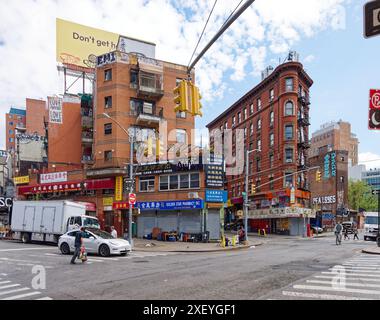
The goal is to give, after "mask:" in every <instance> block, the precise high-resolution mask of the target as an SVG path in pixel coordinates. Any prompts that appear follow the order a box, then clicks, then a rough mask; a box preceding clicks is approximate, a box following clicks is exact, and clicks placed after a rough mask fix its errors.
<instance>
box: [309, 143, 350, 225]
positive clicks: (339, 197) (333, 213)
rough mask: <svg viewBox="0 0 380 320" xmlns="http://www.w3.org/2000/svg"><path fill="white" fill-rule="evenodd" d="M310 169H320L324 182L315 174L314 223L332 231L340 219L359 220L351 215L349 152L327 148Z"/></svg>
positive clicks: (311, 162)
mask: <svg viewBox="0 0 380 320" xmlns="http://www.w3.org/2000/svg"><path fill="white" fill-rule="evenodd" d="M309 161H310V166H319V167H320V172H321V181H320V182H318V181H316V175H315V172H311V173H310V175H309V180H310V182H311V198H312V205H313V207H314V209H315V210H316V218H315V220H314V219H313V221H312V223H313V224H314V223H315V224H316V225H318V226H320V227H322V228H325V229H328V230H332V229H333V227H334V225H335V222H336V219H337V218H338V219H344V220H346V219H349V218H355V219H356V217H354V216H352V215H351V216H349V215H348V161H349V152H348V151H346V150H332V148H330V147H327V146H326V147H323V148H321V149H320V150H319V154H318V155H316V156H313V157H310V158H309Z"/></svg>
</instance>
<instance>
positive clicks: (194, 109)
mask: <svg viewBox="0 0 380 320" xmlns="http://www.w3.org/2000/svg"><path fill="white" fill-rule="evenodd" d="M189 87H190V91H191V92H190V93H191V114H192V115H193V116H201V117H202V115H203V114H202V104H201V103H200V100H201V99H202V96H201V95H200V93H199V88H198V87H197V86H195V85H194V84H193V83H191V82H189Z"/></svg>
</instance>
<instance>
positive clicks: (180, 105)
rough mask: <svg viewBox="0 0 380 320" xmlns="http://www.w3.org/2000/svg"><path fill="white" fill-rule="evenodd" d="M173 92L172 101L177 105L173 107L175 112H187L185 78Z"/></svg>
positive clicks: (187, 96) (186, 84)
mask: <svg viewBox="0 0 380 320" xmlns="http://www.w3.org/2000/svg"><path fill="white" fill-rule="evenodd" d="M173 93H174V94H175V98H174V103H175V104H176V105H177V106H176V107H175V108H174V111H175V112H188V111H189V103H188V98H189V95H188V82H187V81H186V80H181V82H180V83H179V84H178V86H177V87H176V88H175V89H174V90H173Z"/></svg>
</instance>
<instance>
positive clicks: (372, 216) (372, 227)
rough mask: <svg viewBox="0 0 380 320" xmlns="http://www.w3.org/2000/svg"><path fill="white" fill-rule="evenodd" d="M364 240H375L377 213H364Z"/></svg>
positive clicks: (377, 226)
mask: <svg viewBox="0 0 380 320" xmlns="http://www.w3.org/2000/svg"><path fill="white" fill-rule="evenodd" d="M364 217H365V221H364V240H366V241H367V240H375V241H376V238H377V230H378V228H379V225H378V213H377V212H365V213H364Z"/></svg>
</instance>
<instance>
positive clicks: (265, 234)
mask: <svg viewBox="0 0 380 320" xmlns="http://www.w3.org/2000/svg"><path fill="white" fill-rule="evenodd" d="M263 231H264V237H266V236H267V232H266V231H265V229H263Z"/></svg>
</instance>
